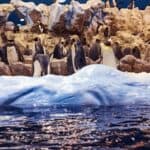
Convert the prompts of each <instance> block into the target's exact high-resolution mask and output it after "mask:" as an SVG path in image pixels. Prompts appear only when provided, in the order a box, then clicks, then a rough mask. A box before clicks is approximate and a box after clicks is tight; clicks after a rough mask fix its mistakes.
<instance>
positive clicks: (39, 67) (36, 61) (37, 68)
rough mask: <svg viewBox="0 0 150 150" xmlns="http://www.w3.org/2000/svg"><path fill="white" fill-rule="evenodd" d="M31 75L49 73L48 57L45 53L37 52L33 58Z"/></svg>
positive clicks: (38, 75) (36, 75)
mask: <svg viewBox="0 0 150 150" xmlns="http://www.w3.org/2000/svg"><path fill="white" fill-rule="evenodd" d="M32 72H33V77H40V76H44V75H47V74H50V58H49V56H48V55H45V54H37V55H35V56H34V58H33V64H32Z"/></svg>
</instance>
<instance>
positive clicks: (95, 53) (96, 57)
mask: <svg viewBox="0 0 150 150" xmlns="http://www.w3.org/2000/svg"><path fill="white" fill-rule="evenodd" d="M100 44H101V41H100V40H99V39H96V40H95V42H94V43H93V44H92V46H91V47H90V51H89V58H90V59H91V60H92V61H93V62H95V63H101V61H102V58H103V57H102V52H101V45H100Z"/></svg>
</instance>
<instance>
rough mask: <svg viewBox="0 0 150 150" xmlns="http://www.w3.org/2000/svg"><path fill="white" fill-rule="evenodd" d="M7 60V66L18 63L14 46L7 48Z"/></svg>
mask: <svg viewBox="0 0 150 150" xmlns="http://www.w3.org/2000/svg"><path fill="white" fill-rule="evenodd" d="M7 60H8V63H9V64H12V63H15V62H18V61H19V58H18V54H17V51H16V48H15V47H14V46H10V47H7Z"/></svg>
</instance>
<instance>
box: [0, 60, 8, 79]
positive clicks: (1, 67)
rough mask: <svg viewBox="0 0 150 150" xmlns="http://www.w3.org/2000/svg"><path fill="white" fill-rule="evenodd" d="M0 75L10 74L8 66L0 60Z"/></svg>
mask: <svg viewBox="0 0 150 150" xmlns="http://www.w3.org/2000/svg"><path fill="white" fill-rule="evenodd" d="M0 75H8V76H10V75H11V71H10V69H9V67H8V66H7V65H6V64H5V63H3V62H0Z"/></svg>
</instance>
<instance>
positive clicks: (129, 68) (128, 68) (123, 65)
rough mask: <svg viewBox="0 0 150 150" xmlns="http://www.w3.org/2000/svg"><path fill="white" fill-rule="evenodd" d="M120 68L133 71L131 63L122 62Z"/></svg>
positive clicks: (124, 70)
mask: <svg viewBox="0 0 150 150" xmlns="http://www.w3.org/2000/svg"><path fill="white" fill-rule="evenodd" d="M118 69H119V70H121V71H123V72H126V71H127V72H132V71H133V70H132V66H131V65H129V64H126V63H122V62H121V63H120V64H119V66H118Z"/></svg>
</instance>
